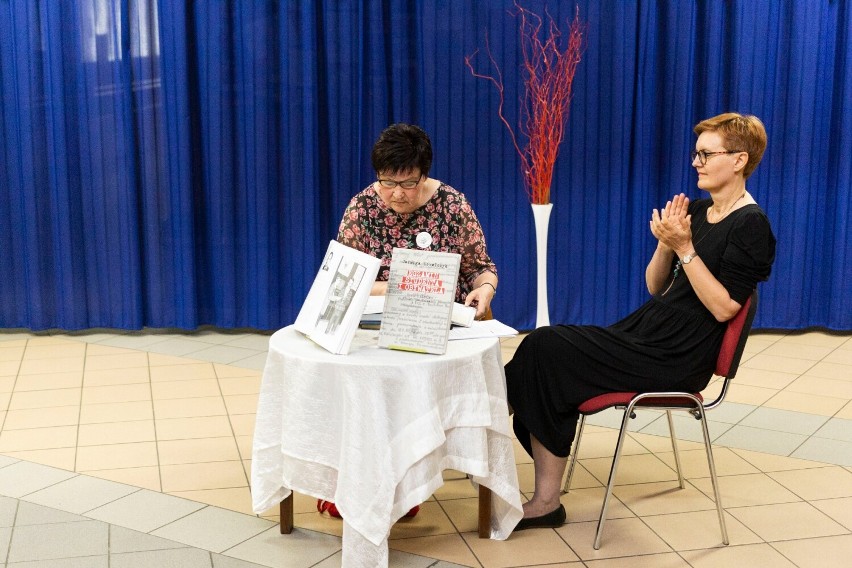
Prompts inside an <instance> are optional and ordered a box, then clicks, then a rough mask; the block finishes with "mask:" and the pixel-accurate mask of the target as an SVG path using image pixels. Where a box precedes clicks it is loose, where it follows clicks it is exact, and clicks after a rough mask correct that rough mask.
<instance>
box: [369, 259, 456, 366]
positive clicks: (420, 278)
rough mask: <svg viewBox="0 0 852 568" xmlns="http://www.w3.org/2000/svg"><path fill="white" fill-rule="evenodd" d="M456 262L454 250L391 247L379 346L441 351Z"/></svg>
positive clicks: (444, 347)
mask: <svg viewBox="0 0 852 568" xmlns="http://www.w3.org/2000/svg"><path fill="white" fill-rule="evenodd" d="M460 266H461V255H458V254H455V253H448V252H434V251H427V250H413V249H402V248H395V249H393V255H392V256H391V263H390V274H389V277H388V291H387V296H386V298H385V305H384V310H383V311H382V319H381V327H380V329H379V347H385V348H388V349H401V350H404V351H415V352H418V353H434V354H438V355H441V354H443V353H445V352H446V350H447V338H448V335H449V332H450V322H451V320H452V313H453V303H454V302H453V298H455V295H456V282H457V281H458V276H459V267H460Z"/></svg>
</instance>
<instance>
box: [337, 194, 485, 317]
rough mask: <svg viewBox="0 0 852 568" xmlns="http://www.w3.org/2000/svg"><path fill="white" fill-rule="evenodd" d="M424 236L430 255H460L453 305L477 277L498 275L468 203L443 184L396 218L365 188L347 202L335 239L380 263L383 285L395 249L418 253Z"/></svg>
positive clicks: (462, 296) (395, 213) (380, 278)
mask: <svg viewBox="0 0 852 568" xmlns="http://www.w3.org/2000/svg"><path fill="white" fill-rule="evenodd" d="M424 231H425V232H428V233H429V234H430V235H432V246H431V247H429V248H430V250H433V251H440V252H454V253H458V254H460V255H461V268H460V270H459V283H458V286H457V288H456V301H457V302H463V301H464V299H465V297H466V296H467V295H468V293H469V292H470V291H471V290H473V282H474V281H475V280H476V278H477V277H478V276H479V275H480V274H482V273H483V272H485V271H486V270H488V271H491V272H493V273H494V274H497V267H496V266H495V265H494V263H493V262H492V261H491V257H489V256H488V251H487V250H486V248H485V235H483V233H482V227H481V226H480V224H479V220H478V219H477V218H476V214H475V213H474V212H473V209H472V208H471V206H470V203H468V201H467V198H465V196H464V195H463V194H462V193H461V192H459V191H456V190H455V189H453V188H452V187H450V186H448V185H446V184H444V183H441V185H440V186H439V187H438V189H437V191H435V194H434V195H433V196H432V198H431V199H429V201H427V202H426V203H425V204H424V205H423V206H421V207H420V209H418V210H416V211H415V212H413V213H397V212H396V211H394V210H393V209H391V208H390V207H389V206H388V205H387V204H386V203H385V202H384V201H383V200H382V198H381V197H380V196H379V195H378V194H377V193H376V191H375V189H374V188H373V184H370V185H369V186H368V187H367V188H366V189H364V190H363V191H362V192H361V193H359V194H358V195H356V196H355V197H353V198H352V200H351V201H350V202H349V206H348V207H347V208H346V211H345V212H344V213H343V220H342V221H341V222H340V229H339V230H338V233H337V240H338V241H339V242H341V243H342V244H344V245H346V246H349V247H352V248H354V249H357V250H360V251H363V252H366V253H367V254H370V255H373V256H375V257H377V258H380V259H382V266H381V268H379V274H378V276H377V277H376V280H378V281H386V280H387V279H388V276H389V272H390V270H389V269H390V261H391V254H392V253H393V249H394V247H399V248H409V249H414V248H417V245H416V243H415V239H416V238H417V235H418V234H419V233H421V232H424Z"/></svg>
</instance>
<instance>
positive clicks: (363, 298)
mask: <svg viewBox="0 0 852 568" xmlns="http://www.w3.org/2000/svg"><path fill="white" fill-rule="evenodd" d="M380 266H381V261H380V260H379V259H378V258H376V257H373V256H370V255H369V254H366V253H363V252H361V251H358V250H355V249H353V248H350V247H347V246H346V245H342V244H340V243H338V242H337V241H331V242H330V243H329V245H328V250H326V252H325V256H324V257H323V261H322V264H321V265H320V268H319V271H318V272H317V276H316V278H314V283H313V284H312V285H311V289H310V291H308V297H307V298H305V303H304V304H302V309H301V310H299V315H298V317H297V318H296V323H295V324H293V327H295V328H296V330H297V331H300V332H302V333H304V334H305V335H307V336H308V338H310V339H311V340H312V341H314V342H315V343H317V344H318V345H320V346H321V347H324V348H325V349H327V350H329V351H331V352H332V353H338V354H346V353H348V352H349V346H350V344H351V343H352V337H353V336H354V335H355V330H356V329H357V328H358V322H359V321H360V319H361V314H362V313H363V311H364V305H365V304H366V303H367V299H368V298H369V297H370V289H371V288H372V287H373V282H374V281H375V280H376V274H378V272H379V267H380Z"/></svg>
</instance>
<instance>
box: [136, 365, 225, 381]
mask: <svg viewBox="0 0 852 568" xmlns="http://www.w3.org/2000/svg"><path fill="white" fill-rule="evenodd" d="M215 378H216V372H215V371H214V370H213V363H190V364H184V365H162V366H152V367H151V382H154V383H159V382H163V381H193V380H199V379H215Z"/></svg>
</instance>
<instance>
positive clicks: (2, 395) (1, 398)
mask: <svg viewBox="0 0 852 568" xmlns="http://www.w3.org/2000/svg"><path fill="white" fill-rule="evenodd" d="M11 400H12V393H10V392H0V410H6V409H7V408H9V402H10V401H11Z"/></svg>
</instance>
